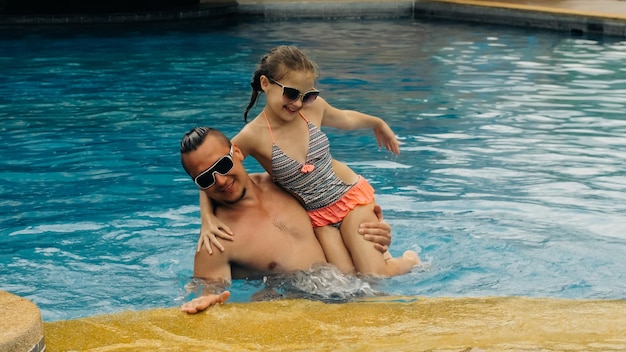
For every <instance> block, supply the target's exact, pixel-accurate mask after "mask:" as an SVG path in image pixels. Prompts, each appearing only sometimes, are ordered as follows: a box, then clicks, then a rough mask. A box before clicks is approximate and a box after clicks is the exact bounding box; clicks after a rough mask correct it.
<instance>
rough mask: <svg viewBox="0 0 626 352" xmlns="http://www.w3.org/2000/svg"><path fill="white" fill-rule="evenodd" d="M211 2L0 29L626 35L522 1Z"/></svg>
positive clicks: (593, 19)
mask: <svg viewBox="0 0 626 352" xmlns="http://www.w3.org/2000/svg"><path fill="white" fill-rule="evenodd" d="M212 1H213V3H212V4H208V3H206V2H205V3H204V4H203V5H201V6H199V7H196V8H192V9H187V10H175V11H174V10H172V11H158V12H136V13H114V14H72V15H1V16H0V26H1V27H4V28H6V27H11V26H13V27H15V26H26V27H34V26H35V27H36V26H46V25H77V24H80V25H90V24H118V25H119V24H129V23H146V22H150V23H159V22H161V23H162V22H180V21H191V20H196V21H209V22H210V21H212V20H227V21H228V20H230V19H232V18H243V17H261V18H267V19H301V18H312V19H313V18H321V19H328V20H332V19H367V18H381V19H385V18H387V19H394V18H415V19H443V20H454V21H464V22H470V23H481V24H499V25H509V26H516V27H525V28H541V29H552V30H558V31H564V32H569V33H572V34H583V33H593V34H606V35H612V36H626V15H620V14H616V13H614V14H611V13H606V12H595V11H581V10H576V9H568V8H557V7H551V6H547V5H543V6H542V5H527V4H520V3H513V2H498V1H489V0H414V1H367V0H361V1H350V0H339V1H328V0H313V1H307V2H290V1H285V0H239V1H235V0H212Z"/></svg>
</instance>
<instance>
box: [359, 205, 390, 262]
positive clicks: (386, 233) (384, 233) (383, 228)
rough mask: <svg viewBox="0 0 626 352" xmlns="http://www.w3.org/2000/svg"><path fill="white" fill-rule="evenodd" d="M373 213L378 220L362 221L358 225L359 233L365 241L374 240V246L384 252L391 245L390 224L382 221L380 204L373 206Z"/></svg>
mask: <svg viewBox="0 0 626 352" xmlns="http://www.w3.org/2000/svg"><path fill="white" fill-rule="evenodd" d="M374 213H375V214H376V217H377V218H378V221H379V222H364V223H362V224H361V225H360V226H359V233H360V234H361V235H363V238H364V239H366V240H367V241H371V242H374V248H376V249H377V250H378V251H379V252H381V253H385V252H387V251H388V250H389V245H391V226H389V224H387V223H386V222H384V220H383V211H382V208H381V207H380V205H378V204H376V205H375V206H374Z"/></svg>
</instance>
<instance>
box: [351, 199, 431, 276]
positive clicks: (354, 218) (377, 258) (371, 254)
mask: <svg viewBox="0 0 626 352" xmlns="http://www.w3.org/2000/svg"><path fill="white" fill-rule="evenodd" d="M376 221H378V219H377V218H376V215H375V214H374V203H371V204H367V205H361V206H358V207H356V208H354V209H353V210H352V211H351V212H350V213H349V214H348V216H346V218H345V219H344V220H343V222H342V224H341V228H340V230H341V237H342V238H343V242H344V243H345V247H347V249H348V251H349V253H350V254H351V257H352V261H353V263H354V267H355V269H356V271H357V272H359V273H362V274H366V275H378V276H395V275H402V274H405V273H407V272H409V271H410V270H411V268H412V267H413V266H414V265H416V264H419V262H420V261H419V257H418V256H417V254H416V253H415V252H413V251H406V252H404V255H403V256H402V257H399V258H391V255H389V253H388V252H387V253H385V254H383V253H380V252H379V251H378V250H376V249H375V248H374V246H372V243H371V242H368V241H367V240H365V239H364V238H363V236H361V235H360V234H359V232H358V230H359V225H360V224H361V223H363V222H376Z"/></svg>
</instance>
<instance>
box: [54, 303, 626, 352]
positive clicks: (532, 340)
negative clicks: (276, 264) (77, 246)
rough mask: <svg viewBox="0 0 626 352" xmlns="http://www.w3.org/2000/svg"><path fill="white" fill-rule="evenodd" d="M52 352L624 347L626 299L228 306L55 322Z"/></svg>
mask: <svg viewBox="0 0 626 352" xmlns="http://www.w3.org/2000/svg"><path fill="white" fill-rule="evenodd" d="M44 329H45V332H46V343H47V346H48V350H47V351H70V350H77V351H137V350H147V349H153V350H154V349H156V350H159V351H208V350H211V351H370V350H376V351H469V350H476V351H529V350H530V351H537V350H540V351H563V350H567V351H620V350H626V300H569V299H554V298H527V297H475V298H427V297H388V298H386V299H384V300H381V299H373V300H363V301H359V302H352V303H343V304H325V303H322V302H317V301H308V300H280V301H271V302H251V303H227V304H225V305H221V306H217V307H214V308H211V309H209V310H208V311H205V312H203V313H201V314H197V315H187V314H185V313H182V312H180V311H179V310H178V308H164V309H154V310H147V311H126V312H122V313H118V314H110V315H100V316H93V317H88V318H82V319H74V320H66V321H56V322H46V323H44Z"/></svg>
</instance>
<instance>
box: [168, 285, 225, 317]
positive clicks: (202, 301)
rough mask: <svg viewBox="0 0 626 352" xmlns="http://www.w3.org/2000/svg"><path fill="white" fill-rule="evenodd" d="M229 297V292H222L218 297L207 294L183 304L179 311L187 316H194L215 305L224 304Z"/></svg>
mask: <svg viewBox="0 0 626 352" xmlns="http://www.w3.org/2000/svg"><path fill="white" fill-rule="evenodd" d="M229 297H230V292H229V291H224V292H222V293H220V294H219V295H216V294H208V295H205V296H201V297H198V298H194V299H193V300H191V301H189V302H187V303H185V304H183V305H182V307H180V310H182V311H183V312H186V313H189V314H196V313H198V312H201V311H203V310H205V309H207V308H209V307H212V306H214V305H216V304H224V303H225V302H226V301H227V300H228V298H229Z"/></svg>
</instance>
